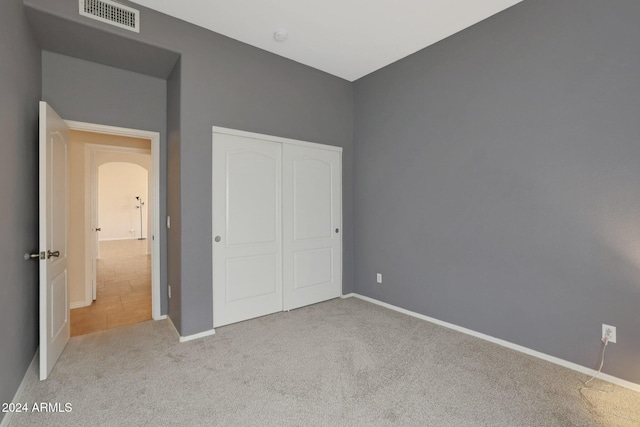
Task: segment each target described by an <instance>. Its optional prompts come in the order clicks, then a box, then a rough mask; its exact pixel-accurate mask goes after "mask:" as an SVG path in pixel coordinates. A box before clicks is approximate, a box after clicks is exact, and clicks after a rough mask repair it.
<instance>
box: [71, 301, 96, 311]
mask: <svg viewBox="0 0 640 427" xmlns="http://www.w3.org/2000/svg"><path fill="white" fill-rule="evenodd" d="M92 302H93V301H90V302H87V301H75V302H72V303H70V304H69V308H70V309H71V310H73V309H74V308H82V307H89V306H90V305H91V303H92Z"/></svg>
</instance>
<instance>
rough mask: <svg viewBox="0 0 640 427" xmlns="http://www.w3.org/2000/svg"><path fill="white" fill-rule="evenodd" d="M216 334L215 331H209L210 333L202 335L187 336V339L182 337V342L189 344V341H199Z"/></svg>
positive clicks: (206, 332)
mask: <svg viewBox="0 0 640 427" xmlns="http://www.w3.org/2000/svg"><path fill="white" fill-rule="evenodd" d="M215 333H216V330H215V329H209V330H208V331H204V332H200V333H197V334H193V335H187V336H186V337H183V336H181V337H180V342H187V341H193V340H197V339H200V338H204V337H208V336H210V335H215Z"/></svg>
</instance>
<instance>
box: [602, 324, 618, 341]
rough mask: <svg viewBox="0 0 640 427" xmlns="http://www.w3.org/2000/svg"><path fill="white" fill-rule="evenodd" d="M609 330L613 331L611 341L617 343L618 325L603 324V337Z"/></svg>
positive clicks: (610, 335) (610, 336)
mask: <svg viewBox="0 0 640 427" xmlns="http://www.w3.org/2000/svg"><path fill="white" fill-rule="evenodd" d="M607 331H611V333H610V334H609V342H610V343H613V344H615V343H616V338H617V337H616V327H615V326H611V325H605V324H604V323H603V324H602V339H603V340H604V337H605V336H606V335H607Z"/></svg>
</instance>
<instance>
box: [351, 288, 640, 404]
mask: <svg viewBox="0 0 640 427" xmlns="http://www.w3.org/2000/svg"><path fill="white" fill-rule="evenodd" d="M351 297H353V298H358V299H361V300H364V301H367V302H370V303H372V304H376V305H379V306H382V307H385V308H388V309H390V310H394V311H397V312H399V313H403V314H406V315H408V316H412V317H416V318H418V319H422V320H426V321H427V322H431V323H434V324H436V325H440V326H444V327H445V328H449V329H453V330H454V331H458V332H462V333H463V334H467V335H471V336H473V337H476V338H480V339H482V340H485V341H489V342H492V343H494V344H498V345H500V346H502V347H506V348H509V349H511V350H515V351H519V352H521V353H525V354H528V355H529V356H533V357H537V358H538V359H542V360H546V361H547V362H551V363H554V364H556V365H560V366H563V367H565V368H568V369H571V370H574V371H577V372H580V373H583V374H586V375H589V376H593V375H595V374H596V373H597V371H596V370H595V369H591V368H587V367H585V366H582V365H578V364H577V363H573V362H569V361H568V360H564V359H560V358H559V357H555V356H550V355H548V354H545V353H541V352H539V351H536V350H532V349H530V348H527V347H524V346H521V345H519V344H514V343H512V342H509V341H505V340H503V339H500V338H495V337H492V336H490V335H486V334H483V333H481V332H476V331H474V330H472V329H467V328H464V327H462V326H458V325H454V324H453V323H448V322H443V321H442V320H438V319H434V318H433V317H429V316H425V315H424V314H420V313H416V312H413V311H410V310H406V309H404V308H400V307H397V306H395V305H391V304H388V303H386V302H382V301H379V300H377V299H374V298H370V297H366V296H364V295H360V294H357V293H351V294H347V295H343V296H342V298H351ZM598 379H600V380H603V381H607V382H610V383H612V384H615V385H619V386H621V387H625V388H628V389H631V390H634V391H637V392H640V384H636V383H632V382H631V381H627V380H623V379H621V378H618V377H614V376H613V375H609V374H604V373H600V374H599V375H598Z"/></svg>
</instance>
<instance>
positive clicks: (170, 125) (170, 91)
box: [167, 60, 182, 330]
mask: <svg viewBox="0 0 640 427" xmlns="http://www.w3.org/2000/svg"><path fill="white" fill-rule="evenodd" d="M180 69H181V62H180V60H178V62H177V63H176V65H175V67H174V68H173V71H172V73H171V75H170V76H169V78H168V79H167V135H168V138H167V139H168V143H167V206H168V208H167V215H169V216H170V217H171V228H170V229H168V230H167V243H168V244H167V270H168V273H169V277H168V278H169V283H178V284H179V283H180V278H181V275H182V274H181V259H182V251H181V244H180V228H181V225H180V224H181V221H180V192H181V188H180V134H181V132H180V129H181V118H180V105H181V100H180V99H181V96H180V80H181V79H180ZM169 315H170V316H171V320H172V321H173V324H174V325H175V327H176V328H177V329H178V330H180V329H181V327H182V324H181V318H182V299H181V298H180V286H175V285H174V286H172V287H171V300H170V301H169Z"/></svg>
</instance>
